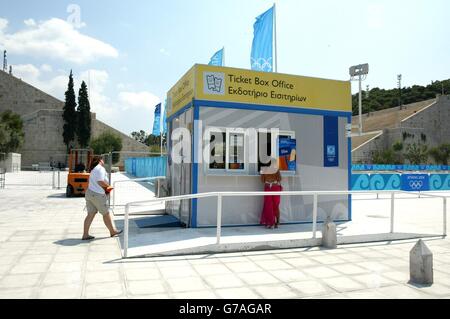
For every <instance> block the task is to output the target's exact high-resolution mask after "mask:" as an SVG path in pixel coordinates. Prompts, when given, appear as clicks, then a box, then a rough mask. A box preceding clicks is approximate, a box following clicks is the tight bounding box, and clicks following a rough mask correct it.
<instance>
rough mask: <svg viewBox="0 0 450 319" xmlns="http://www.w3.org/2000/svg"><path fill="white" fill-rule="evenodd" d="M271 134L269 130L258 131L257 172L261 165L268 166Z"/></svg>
mask: <svg viewBox="0 0 450 319" xmlns="http://www.w3.org/2000/svg"><path fill="white" fill-rule="evenodd" d="M272 154H273V150H272V134H271V133H270V132H258V153H257V154H256V155H257V156H258V172H260V171H261V168H262V167H265V166H270V158H271V157H272Z"/></svg>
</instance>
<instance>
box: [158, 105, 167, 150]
mask: <svg viewBox="0 0 450 319" xmlns="http://www.w3.org/2000/svg"><path fill="white" fill-rule="evenodd" d="M165 111H166V109H165V108H164V112H165ZM162 115H163V114H162V105H161V108H160V112H159V140H160V144H161V145H160V148H159V151H160V153H161V157H162V155H163V153H162V145H163V142H162V131H161V129H162V128H163V127H162V126H161V122H162V118H163V117H162Z"/></svg>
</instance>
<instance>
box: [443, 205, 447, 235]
mask: <svg viewBox="0 0 450 319" xmlns="http://www.w3.org/2000/svg"><path fill="white" fill-rule="evenodd" d="M443 213H444V236H447V198H446V197H444V212H443Z"/></svg>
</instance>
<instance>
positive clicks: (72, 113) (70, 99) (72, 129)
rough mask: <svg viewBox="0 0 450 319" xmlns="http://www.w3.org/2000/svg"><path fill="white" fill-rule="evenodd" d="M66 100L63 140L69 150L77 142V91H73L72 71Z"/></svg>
mask: <svg viewBox="0 0 450 319" xmlns="http://www.w3.org/2000/svg"><path fill="white" fill-rule="evenodd" d="M65 96H66V100H65V103H64V108H63V111H64V112H63V120H64V126H63V139H64V144H66V147H67V150H69V149H70V148H72V147H73V141H75V134H76V128H77V125H76V124H77V112H76V107H77V102H76V98H75V91H74V89H73V75H72V70H70V75H69V83H68V85H67V91H66V93H65Z"/></svg>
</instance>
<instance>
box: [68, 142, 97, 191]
mask: <svg viewBox="0 0 450 319" xmlns="http://www.w3.org/2000/svg"><path fill="white" fill-rule="evenodd" d="M92 158H93V151H92V150H91V149H72V150H70V153H69V174H68V175H67V188H66V197H73V196H84V194H85V192H86V190H87V188H88V185H89V174H90V168H91V163H92Z"/></svg>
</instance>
